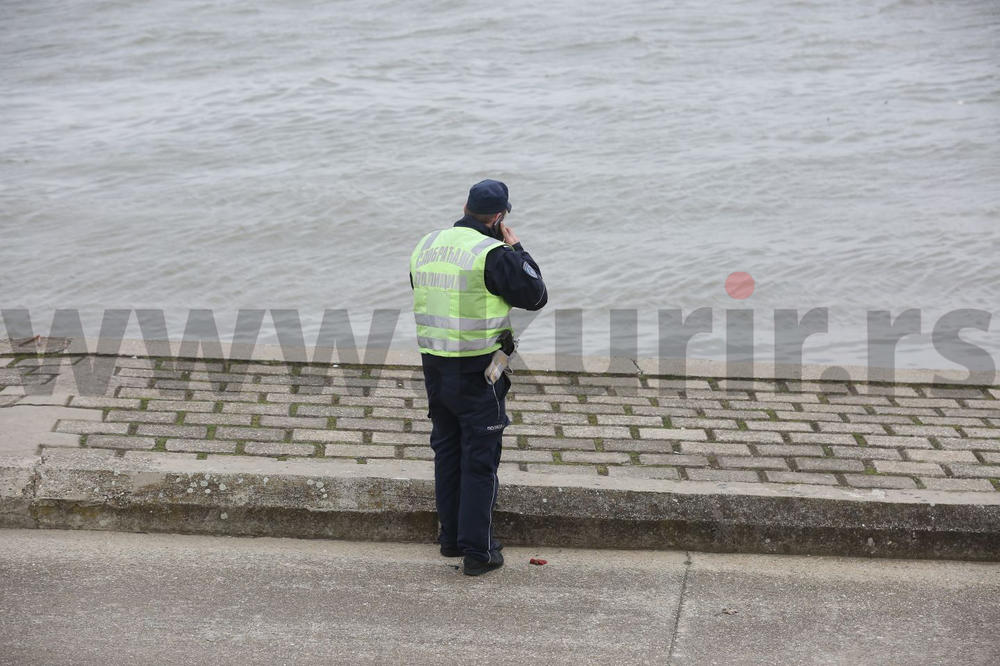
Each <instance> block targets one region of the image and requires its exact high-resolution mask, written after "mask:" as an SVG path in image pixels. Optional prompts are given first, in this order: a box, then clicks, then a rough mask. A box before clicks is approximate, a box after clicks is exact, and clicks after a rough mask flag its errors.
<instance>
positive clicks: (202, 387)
mask: <svg viewBox="0 0 1000 666" xmlns="http://www.w3.org/2000/svg"><path fill="white" fill-rule="evenodd" d="M221 386H222V384H221V383H213V382H194V381H190V380H187V379H181V380H176V379H155V380H153V388H158V389H177V390H178V391H217V390H219V388H220V387H221Z"/></svg>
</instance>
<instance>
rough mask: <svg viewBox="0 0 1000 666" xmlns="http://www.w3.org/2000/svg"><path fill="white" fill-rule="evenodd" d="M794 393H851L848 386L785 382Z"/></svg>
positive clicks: (830, 383)
mask: <svg viewBox="0 0 1000 666" xmlns="http://www.w3.org/2000/svg"><path fill="white" fill-rule="evenodd" d="M785 385H786V386H787V387H788V390H789V391H791V392H792V393H849V392H850V389H849V388H848V387H847V384H837V383H834V382H792V381H789V382H785Z"/></svg>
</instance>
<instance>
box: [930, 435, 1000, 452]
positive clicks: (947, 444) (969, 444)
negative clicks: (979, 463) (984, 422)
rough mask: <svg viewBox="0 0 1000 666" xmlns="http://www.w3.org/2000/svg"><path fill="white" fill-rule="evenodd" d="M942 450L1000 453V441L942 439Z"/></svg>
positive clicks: (940, 442)
mask: <svg viewBox="0 0 1000 666" xmlns="http://www.w3.org/2000/svg"><path fill="white" fill-rule="evenodd" d="M938 444H940V445H941V448H942V449H951V450H967V451H1000V441H998V440H995V439H949V438H941V439H939V440H938Z"/></svg>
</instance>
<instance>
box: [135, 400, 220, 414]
mask: <svg viewBox="0 0 1000 666" xmlns="http://www.w3.org/2000/svg"><path fill="white" fill-rule="evenodd" d="M228 406H229V405H226V407H228ZM146 409H148V410H150V411H153V412H211V411H214V410H215V403H214V402H207V401H201V400H197V401H196V400H150V401H149V402H148V403H146Z"/></svg>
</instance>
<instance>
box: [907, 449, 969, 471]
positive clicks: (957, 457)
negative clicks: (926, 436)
mask: <svg viewBox="0 0 1000 666" xmlns="http://www.w3.org/2000/svg"><path fill="white" fill-rule="evenodd" d="M905 453H906V457H907V458H909V459H910V460H913V461H916V462H935V463H953V462H957V463H977V462H979V461H978V460H977V459H976V454H974V453H973V452H972V451H940V450H938V449H907V450H906V451H905ZM917 476H919V474H918V475H917Z"/></svg>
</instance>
